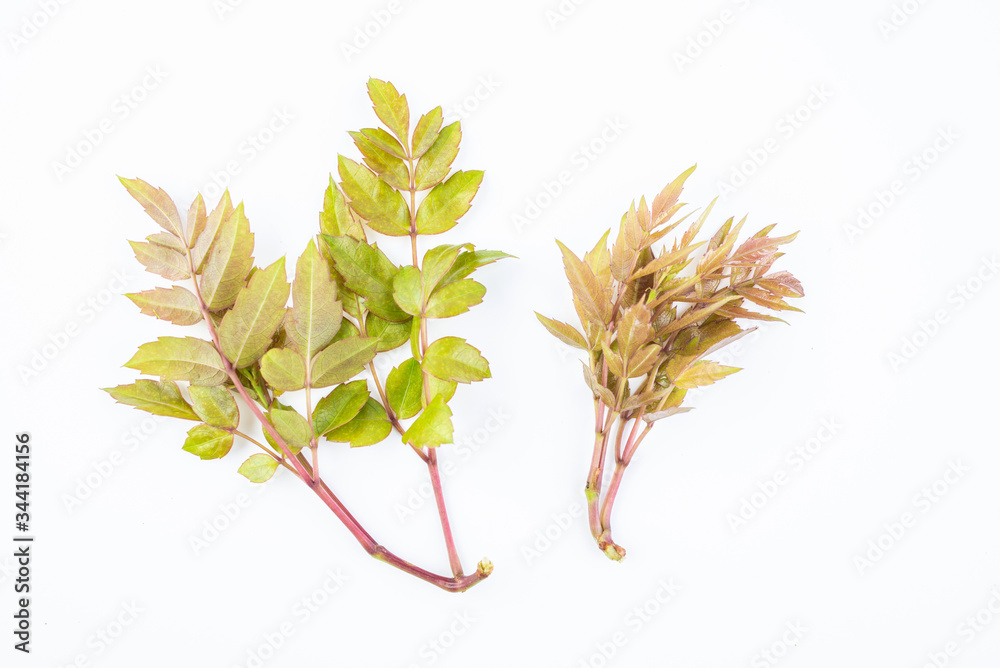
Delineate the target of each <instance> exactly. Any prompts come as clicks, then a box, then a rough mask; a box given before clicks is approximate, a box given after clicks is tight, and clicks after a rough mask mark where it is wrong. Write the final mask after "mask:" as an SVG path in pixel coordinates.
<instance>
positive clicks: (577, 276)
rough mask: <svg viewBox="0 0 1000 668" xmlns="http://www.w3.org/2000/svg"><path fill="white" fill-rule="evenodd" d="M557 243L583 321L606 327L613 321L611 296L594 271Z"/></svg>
mask: <svg viewBox="0 0 1000 668" xmlns="http://www.w3.org/2000/svg"><path fill="white" fill-rule="evenodd" d="M556 243H557V244H559V250H561V251H562V255H563V265H564V266H565V268H566V277H567V278H568V279H569V285H570V287H571V288H572V289H573V297H574V302H575V303H576V304H577V308H578V310H580V311H581V313H580V316H581V319H582V320H584V322H586V321H588V320H589V321H593V322H596V323H600V324H602V325H606V324H607V323H608V322H610V321H611V295H610V294H609V293H608V292H607V291H606V290H605V289H604V287H603V286H602V285H601V283H600V281H598V280H597V277H596V276H595V275H594V272H593V270H592V269H591V268H590V267H589V266H588V265H587V264H586V263H585V262H583V261H581V260H580V258H578V257H577V256H576V255H574V254H573V252H572V251H571V250H570V249H568V248H566V246H564V245H563V244H562V243H561V242H560V241H558V240H557V241H556Z"/></svg>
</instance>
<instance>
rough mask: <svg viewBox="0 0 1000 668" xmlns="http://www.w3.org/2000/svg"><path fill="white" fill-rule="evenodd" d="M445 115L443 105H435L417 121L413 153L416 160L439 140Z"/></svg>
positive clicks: (414, 129)
mask: <svg viewBox="0 0 1000 668" xmlns="http://www.w3.org/2000/svg"><path fill="white" fill-rule="evenodd" d="M443 117H444V115H443V113H442V111H441V107H434V108H433V109H431V110H430V111H428V112H427V113H426V114H424V115H423V116H421V117H420V120H419V121H417V126H416V127H415V128H413V154H412V156H411V157H412V158H413V159H414V160H416V159H418V158H420V157H421V156H423V154H424V153H426V152H427V149H429V148H430V147H431V146H432V145H433V144H434V142H435V140H437V138H438V135H439V134H440V133H441V121H442V119H443Z"/></svg>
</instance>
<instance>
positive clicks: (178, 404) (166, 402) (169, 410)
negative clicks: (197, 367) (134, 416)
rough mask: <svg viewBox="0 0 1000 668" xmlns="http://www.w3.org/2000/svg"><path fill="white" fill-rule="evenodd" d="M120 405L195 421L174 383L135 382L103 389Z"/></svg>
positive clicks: (144, 380)
mask: <svg viewBox="0 0 1000 668" xmlns="http://www.w3.org/2000/svg"><path fill="white" fill-rule="evenodd" d="M104 391H105V392H107V393H108V394H110V395H111V396H112V398H114V400H115V401H117V402H118V403H120V404H125V405H126V406H134V407H135V408H138V409H140V410H144V411H146V412H148V413H152V414H153V415H163V416H166V417H175V418H181V419H183V420H197V419H198V415H197V414H196V413H195V412H194V410H193V409H192V408H191V406H190V405H189V404H188V402H187V401H185V400H184V397H182V396H181V391H180V389H178V387H177V384H176V383H171V382H160V381H158V380H146V379H142V380H137V381H135V382H134V383H132V384H131V385H119V386H117V387H107V388H104Z"/></svg>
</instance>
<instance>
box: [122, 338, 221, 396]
mask: <svg viewBox="0 0 1000 668" xmlns="http://www.w3.org/2000/svg"><path fill="white" fill-rule="evenodd" d="M125 366H127V367H128V368H130V369H138V370H139V372H140V373H144V374H147V375H150V376H160V378H161V379H163V380H186V381H188V382H190V383H191V384H192V385H206V386H212V385H220V384H221V383H222V382H223V381H225V380H226V378H227V377H228V376H227V374H226V367H225V364H224V363H223V361H222V357H220V356H219V353H218V351H216V349H215V347H214V346H213V345H212V344H211V343H209V342H208V341H203V340H201V339H196V338H194V337H190V336H186V337H184V338H179V337H175V336H161V337H160V338H159V339H157V340H156V341H152V342H150V343H144V344H142V345H141V346H139V351H138V352H136V354H135V355H133V356H132V359H130V360H129V361H128V362H126V363H125Z"/></svg>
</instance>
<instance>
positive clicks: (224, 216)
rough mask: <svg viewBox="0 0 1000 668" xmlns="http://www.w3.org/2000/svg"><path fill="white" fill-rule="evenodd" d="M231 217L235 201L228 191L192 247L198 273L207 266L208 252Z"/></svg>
mask: <svg viewBox="0 0 1000 668" xmlns="http://www.w3.org/2000/svg"><path fill="white" fill-rule="evenodd" d="M231 215H233V201H232V200H231V199H230V197H229V191H228V190H227V191H225V192H224V193H222V197H221V198H220V199H219V203H218V204H217V205H216V207H215V209H213V210H212V213H211V214H209V216H208V218H206V219H205V227H204V229H203V230H202V232H201V234H199V235H198V238H197V239H196V240H195V242H194V245H193V246H192V247H191V259H192V262H193V264H194V270H195V272H196V273H201V271H202V269H203V268H204V265H205V258H207V257H208V251H209V250H210V249H211V248H212V244H213V243H214V242H215V238H216V237H217V236H218V234H219V230H220V229H221V228H222V224H223V223H224V222H226V221H227V220H229V217H230V216H231ZM251 250H252V249H251Z"/></svg>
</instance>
